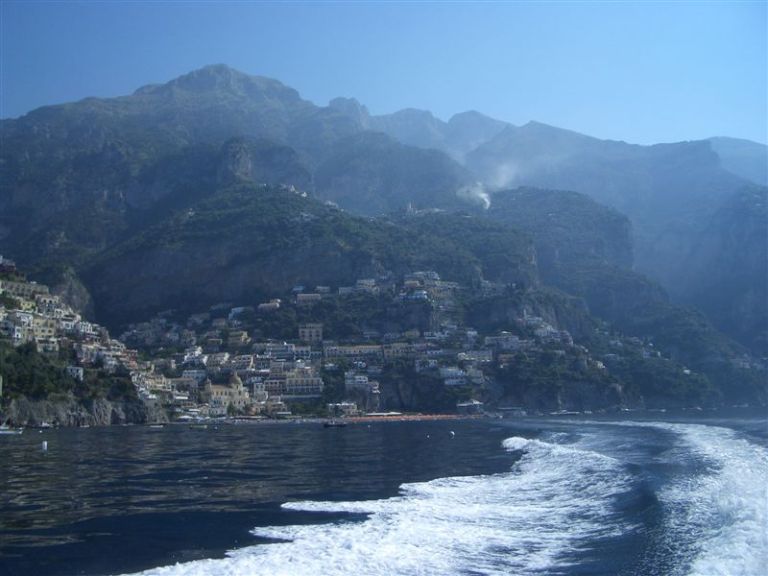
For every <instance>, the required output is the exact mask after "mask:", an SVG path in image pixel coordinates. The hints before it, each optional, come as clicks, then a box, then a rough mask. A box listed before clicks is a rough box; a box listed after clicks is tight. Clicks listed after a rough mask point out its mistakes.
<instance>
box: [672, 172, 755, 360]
mask: <svg viewBox="0 0 768 576" xmlns="http://www.w3.org/2000/svg"><path fill="white" fill-rule="evenodd" d="M767 222H768V189H766V188H759V187H756V186H755V187H748V188H744V189H743V190H741V191H739V192H738V193H736V194H734V195H733V196H732V197H731V198H729V199H728V200H727V201H726V202H724V203H723V205H722V207H721V208H720V209H719V210H718V211H717V212H716V213H715V214H714V216H713V217H712V219H711V220H710V221H709V223H708V225H707V226H706V228H705V229H704V231H703V232H702V235H701V239H700V241H699V242H698V244H697V245H696V247H695V248H694V250H692V252H691V254H690V256H689V265H688V267H687V270H686V274H685V276H684V277H682V278H681V279H680V282H681V284H683V285H684V288H683V291H682V298H684V299H685V301H687V302H688V303H690V304H691V305H693V306H696V307H697V308H699V309H700V310H702V311H703V312H704V313H705V314H707V315H708V316H709V317H710V318H711V319H712V321H713V323H714V324H715V325H716V326H717V327H718V328H719V329H720V330H723V331H724V332H726V333H727V334H733V335H734V337H735V338H737V339H738V340H739V341H741V342H743V343H744V344H745V345H746V346H748V347H749V348H751V349H752V350H753V352H754V353H755V354H757V355H759V356H763V357H764V356H768V232H767V231H766V223H767Z"/></svg>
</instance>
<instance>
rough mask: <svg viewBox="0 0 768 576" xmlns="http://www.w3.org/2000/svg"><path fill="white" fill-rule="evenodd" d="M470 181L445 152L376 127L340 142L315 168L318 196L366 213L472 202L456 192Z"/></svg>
mask: <svg viewBox="0 0 768 576" xmlns="http://www.w3.org/2000/svg"><path fill="white" fill-rule="evenodd" d="M472 182H473V179H472V175H471V174H470V173H469V172H468V171H467V170H466V169H465V168H463V167H462V166H461V165H459V164H458V163H456V162H455V161H453V160H451V159H450V158H449V157H448V156H446V155H445V154H444V153H442V152H439V151H437V150H423V149H420V148H414V147H411V146H405V145H403V144H401V143H399V142H397V141H396V140H393V139H392V138H390V137H389V136H387V135H385V134H380V133H376V132H363V133H360V134H357V135H355V136H351V137H349V138H347V139H344V140H342V141H340V142H338V143H337V144H336V145H334V146H333V147H332V149H331V150H330V152H329V154H328V158H327V159H326V160H325V161H324V162H323V163H321V164H320V165H319V166H318V167H317V171H316V173H315V190H316V194H317V196H318V198H321V199H324V200H331V201H333V202H335V203H336V204H338V205H339V206H341V207H342V208H345V209H347V210H350V211H352V212H355V213H358V214H366V215H375V214H384V213H387V212H392V211H394V210H403V209H405V208H406V207H407V206H408V205H409V204H411V205H412V206H413V207H414V208H453V209H456V208H461V207H468V206H469V204H468V203H467V202H466V200H464V199H462V198H460V197H459V196H458V195H457V192H459V191H460V190H461V189H462V188H463V187H465V186H467V185H469V184H471V183H472Z"/></svg>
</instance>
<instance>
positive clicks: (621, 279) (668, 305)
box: [487, 188, 768, 397]
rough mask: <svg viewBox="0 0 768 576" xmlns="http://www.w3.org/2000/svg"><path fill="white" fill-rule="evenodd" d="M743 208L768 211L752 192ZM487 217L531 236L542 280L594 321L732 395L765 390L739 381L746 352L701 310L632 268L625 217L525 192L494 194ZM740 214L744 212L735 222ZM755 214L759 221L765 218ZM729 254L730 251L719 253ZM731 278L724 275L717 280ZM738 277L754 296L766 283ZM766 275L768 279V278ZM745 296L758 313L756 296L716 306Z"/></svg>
mask: <svg viewBox="0 0 768 576" xmlns="http://www.w3.org/2000/svg"><path fill="white" fill-rule="evenodd" d="M744 203H747V204H748V205H749V206H751V207H758V208H759V209H762V210H764V209H765V205H766V204H765V202H764V201H763V202H762V203H761V202H760V200H759V198H757V197H755V196H754V195H752V196H750V197H749V198H748V199H745V201H744V202H742V203H740V204H739V206H740V207H742V208H743V205H744ZM734 209H736V207H734ZM487 215H488V216H489V217H490V218H492V219H495V220H498V221H501V222H503V223H505V224H508V225H511V226H513V227H516V228H518V229H520V230H523V231H525V232H527V233H528V234H530V235H531V237H532V238H533V240H534V245H535V248H536V254H537V265H538V267H539V271H540V275H541V278H542V280H543V281H544V282H545V283H547V284H549V285H550V286H555V287H557V288H559V289H561V290H563V291H564V292H566V293H568V294H571V295H574V296H578V297H581V298H583V300H584V302H585V303H586V304H587V307H588V310H589V312H590V313H591V314H592V315H594V316H595V317H597V318H600V319H602V320H604V321H607V322H609V323H610V325H611V326H614V327H615V328H616V329H618V330H620V331H621V332H623V333H624V334H628V335H632V336H637V337H642V338H646V339H649V340H650V341H651V342H654V343H655V345H657V346H659V348H660V349H663V350H666V351H667V353H669V354H671V357H672V358H673V359H674V360H676V361H678V362H680V363H682V364H685V365H688V366H690V367H691V368H694V369H696V370H698V371H701V372H702V373H704V374H706V375H707V376H708V377H709V378H710V379H711V380H712V381H713V382H715V383H716V384H717V385H718V386H719V387H720V388H721V389H722V390H728V391H730V393H731V394H733V395H734V397H735V396H739V395H743V396H744V397H750V396H751V395H752V394H754V388H755V387H759V385H757V384H755V382H746V381H744V382H740V381H738V380H739V378H738V377H737V376H735V375H734V366H733V364H732V359H733V358H735V357H737V356H739V355H740V354H742V353H743V349H742V348H741V347H740V346H739V345H738V344H736V343H735V342H733V341H731V340H729V339H728V338H726V337H724V336H723V335H722V334H720V333H719V332H718V331H717V330H716V329H715V327H714V326H713V325H712V324H711V323H710V322H708V321H707V320H706V319H705V318H704V317H702V315H701V314H700V313H698V312H697V311H695V310H692V309H690V308H685V307H681V306H679V305H676V304H674V303H672V302H671V301H670V298H669V296H668V295H667V293H666V292H665V291H664V289H663V288H662V287H661V286H659V285H658V284H657V283H656V282H654V281H653V280H651V279H649V278H647V277H645V276H643V275H642V274H639V273H637V272H635V271H633V270H632V241H631V226H630V223H629V221H628V219H627V218H626V217H625V216H623V215H622V214H620V213H618V212H616V211H615V210H613V209H611V208H608V207H605V206H602V205H600V204H598V203H597V202H595V201H594V200H592V199H590V198H589V197H587V196H586V195H583V194H578V193H575V192H566V191H558V190H539V189H531V188H519V189H514V190H503V191H499V192H497V193H495V194H494V195H493V202H492V204H491V207H490V208H489V209H488V211H487ZM742 216H743V214H739V215H738V216H737V217H736V220H731V223H733V222H735V221H738V219H739V218H741V217H742ZM755 217H758V218H759V214H755ZM723 219H724V218H723ZM758 231H759V227H754V230H753V231H752V232H745V234H744V236H748V235H749V234H750V233H752V234H754V233H757V232H758ZM752 241H753V240H752V239H749V240H746V241H743V242H742V243H743V244H749V243H750V242H752ZM726 253H730V250H724V251H722V252H721V253H720V254H721V255H722V254H726ZM764 256H765V251H763V252H762V253H757V254H754V255H753V254H749V255H744V258H745V259H750V258H754V259H760V258H761V257H763V259H764ZM764 260H765V259H764ZM744 264H748V265H744ZM742 265H744V266H742ZM761 267H762V269H765V264H762V265H758V264H757V263H755V262H751V263H745V262H743V261H736V262H734V265H733V267H732V268H731V269H729V270H728V271H729V272H731V273H734V274H737V275H738V274H741V275H742V276H743V274H745V273H746V271H753V270H760V269H761ZM704 270H706V271H707V272H706V273H707V274H711V273H712V272H713V269H712V268H703V269H702V271H704ZM738 270H741V272H738ZM725 277H727V276H726V274H725V273H723V274H721V275H718V276H716V278H720V279H723V278H725ZM736 278H737V279H736V280H735V282H733V281H732V283H731V285H736V286H741V287H744V286H753V287H754V290H755V291H759V290H760V289H761V288H760V287H761V286H763V285H764V283H765V281H766V280H758V279H757V278H755V277H750V279H749V281H748V282H745V281H742V279H741V278H739V277H738V276H737V277H736ZM765 278H766V279H768V275H766V276H765ZM700 286H701V287H702V293H703V294H709V293H710V291H711V290H718V289H720V288H722V287H721V286H716V287H715V286H707V285H706V284H705V283H702V284H701V285H700ZM739 296H740V297H741V300H740V301H741V302H744V301H746V302H748V303H750V304H752V307H753V311H755V312H756V311H758V309H759V306H757V305H756V302H755V301H754V300H749V297H750V296H751V297H754V296H755V292H752V293H750V294H748V295H741V294H738V293H737V294H734V293H733V290H732V291H731V293H730V294H727V293H726V294H723V297H722V299H721V301H718V302H712V303H711V305H712V306H714V307H717V306H719V305H725V303H726V302H729V301H731V300H732V299H734V298H737V297H739ZM730 308H731V307H728V306H725V308H724V310H723V313H726V314H727V312H726V311H728V310H730ZM761 313H762V314H763V315H762V316H756V317H754V318H753V320H752V323H751V324H750V326H751V328H752V329H755V328H757V327H758V326H762V327H765V325H766V324H765V322H764V318H765V305H764V304H763V307H762V311H761ZM763 335H764V332H763Z"/></svg>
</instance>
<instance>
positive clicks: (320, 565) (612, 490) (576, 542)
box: [145, 437, 630, 576]
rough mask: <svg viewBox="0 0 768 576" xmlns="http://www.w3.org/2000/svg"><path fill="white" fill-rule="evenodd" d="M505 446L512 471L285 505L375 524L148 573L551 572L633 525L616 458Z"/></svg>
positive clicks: (522, 444) (268, 532)
mask: <svg viewBox="0 0 768 576" xmlns="http://www.w3.org/2000/svg"><path fill="white" fill-rule="evenodd" d="M504 447H505V448H506V449H507V450H510V451H521V452H522V456H521V458H520V460H519V461H518V462H517V463H516V465H515V466H514V467H513V469H512V471H510V472H508V473H504V474H496V475H490V476H472V477H454V478H441V479H438V480H434V481H431V482H423V483H416V484H405V485H403V486H402V487H401V491H400V495H398V496H396V497H394V498H388V499H384V500H374V501H362V502H291V503H287V504H285V505H284V507H285V508H287V509H291V510H301V511H310V512H334V513H339V512H349V513H358V514H359V513H362V514H365V515H367V518H366V519H365V520H362V521H353V520H350V521H344V522H340V523H336V524H323V525H294V526H287V527H279V528H278V527H274V528H260V529H257V530H255V531H254V534H256V535H257V536H260V537H266V538H270V539H274V540H275V542H276V543H274V544H268V545H259V546H251V547H247V548H243V549H240V550H236V551H233V552H231V553H230V554H229V556H228V557H227V558H224V559H220V560H204V561H197V562H192V563H188V564H182V565H177V566H170V567H165V568H159V569H154V570H150V571H148V572H146V573H145V574H157V575H161V574H162V575H170V574H189V575H198V574H199V575H210V574H227V575H245V574H249V575H254V574H270V575H278V574H284V575H291V576H301V575H305V574H306V575H312V576H316V575H317V574H323V575H335V574H355V575H366V574H377V575H380V574H399V575H424V574H497V575H502V574H504V575H507V574H531V573H551V570H552V569H554V568H558V569H562V568H566V567H567V566H568V565H569V562H570V561H569V560H567V558H568V557H572V554H574V553H577V552H583V551H584V549H585V547H587V546H588V545H589V543H594V542H595V541H598V540H600V539H602V538H609V537H613V536H616V535H619V534H621V533H622V532H623V531H625V530H628V529H629V528H630V526H629V525H628V524H627V523H626V522H623V521H622V520H621V518H619V517H618V516H616V517H614V512H613V502H614V500H615V498H616V497H618V496H619V495H620V494H622V493H625V492H626V491H628V490H629V489H630V479H629V477H628V476H627V475H626V474H625V473H624V472H623V470H622V466H621V464H620V463H619V462H618V461H616V460H614V459H612V458H609V457H606V456H603V455H601V454H597V453H595V452H588V451H583V450H579V449H576V448H573V447H569V446H560V445H557V444H550V443H547V442H542V441H539V440H529V439H525V438H518V437H515V438H509V439H508V440H506V441H505V442H504Z"/></svg>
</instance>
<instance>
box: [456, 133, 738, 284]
mask: <svg viewBox="0 0 768 576" xmlns="http://www.w3.org/2000/svg"><path fill="white" fill-rule="evenodd" d="M467 166H468V167H469V168H470V169H472V170H474V171H475V172H476V173H477V174H479V175H480V177H481V178H482V179H483V180H484V181H485V182H487V183H489V184H490V185H492V186H497V187H508V186H520V185H524V186H536V187H541V188H554V189H563V190H574V191H577V192H583V193H585V194H588V195H589V196H591V197H592V198H594V199H596V200H598V201H599V202H601V203H603V204H606V205H608V206H611V207H614V208H616V209H618V210H619V211H620V212H622V213H624V214H626V215H627V216H628V217H629V218H630V220H631V221H632V224H633V230H634V236H635V261H636V266H637V268H638V270H640V271H642V272H644V273H647V274H649V275H650V276H652V277H653V278H655V279H657V280H659V281H661V282H662V283H663V284H664V285H665V286H666V287H667V288H668V289H670V290H672V291H673V292H676V291H677V288H678V286H675V285H674V280H675V279H676V278H677V271H678V270H679V268H680V266H681V265H684V259H685V257H686V256H687V254H688V253H689V251H690V250H691V249H692V247H693V243H694V242H695V240H696V238H697V237H698V235H699V232H700V229H701V227H702V225H703V223H704V222H706V221H707V220H708V218H709V217H710V216H711V214H713V213H714V211H715V209H716V207H717V206H718V205H719V203H720V202H721V201H722V199H724V198H725V197H727V196H728V195H729V194H730V193H732V192H733V191H734V190H736V189H738V188H739V187H741V186H743V185H744V180H743V179H741V178H740V177H738V176H736V175H734V174H732V173H731V172H729V171H727V170H725V169H724V168H723V167H722V166H721V165H720V159H719V157H718V155H717V154H716V153H715V152H714V151H713V150H712V147H711V145H710V143H709V142H707V141H700V142H680V143H676V144H658V145H654V146H638V145H631V144H627V143H624V142H614V141H608V140H599V139H597V138H592V137H589V136H585V135H583V134H578V133H575V132H570V131H568V130H562V129H559V128H555V127H552V126H547V125H544V124H539V123H534V122H531V123H529V124H526V125H525V126H522V127H520V128H515V127H512V126H509V127H507V128H505V129H504V131H503V132H501V133H500V134H499V135H497V136H496V137H495V138H493V139H492V140H491V141H489V142H487V143H485V144H483V145H481V146H480V147H478V148H477V149H476V150H474V151H472V152H471V153H470V154H468V156H467Z"/></svg>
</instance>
